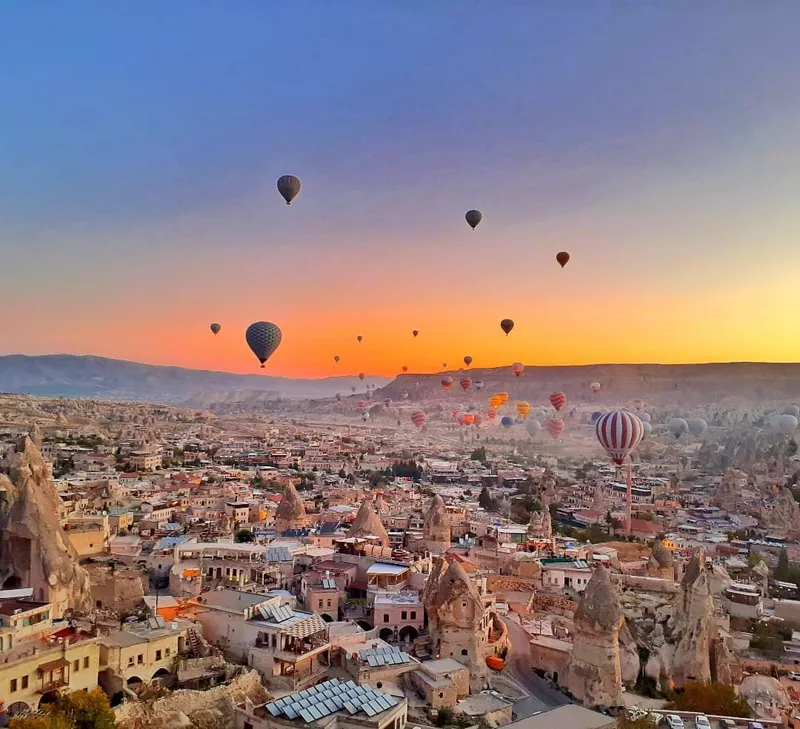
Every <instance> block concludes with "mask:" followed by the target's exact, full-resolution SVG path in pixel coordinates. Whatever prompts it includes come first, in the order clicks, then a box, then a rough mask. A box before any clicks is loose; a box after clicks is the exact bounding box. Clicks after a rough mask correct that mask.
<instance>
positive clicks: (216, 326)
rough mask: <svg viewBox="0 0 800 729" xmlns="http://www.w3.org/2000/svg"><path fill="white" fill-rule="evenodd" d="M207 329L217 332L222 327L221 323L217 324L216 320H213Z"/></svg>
mask: <svg viewBox="0 0 800 729" xmlns="http://www.w3.org/2000/svg"><path fill="white" fill-rule="evenodd" d="M209 329H210V330H211V331H212V332H214V334H219V332H220V330H221V329H222V325H221V324H217V322H214V323H213V324H212V325H211V326H210V327H209Z"/></svg>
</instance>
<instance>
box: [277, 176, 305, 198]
mask: <svg viewBox="0 0 800 729" xmlns="http://www.w3.org/2000/svg"><path fill="white" fill-rule="evenodd" d="M278 192H279V193H280V194H281V197H282V198H283V199H284V200H286V204H287V205H291V204H292V200H294V199H295V198H296V197H297V193H299V192H300V180H299V179H297V178H296V177H295V176H294V175H283V176H282V177H279V178H278Z"/></svg>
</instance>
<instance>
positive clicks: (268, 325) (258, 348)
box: [244, 321, 283, 369]
mask: <svg viewBox="0 0 800 729" xmlns="http://www.w3.org/2000/svg"><path fill="white" fill-rule="evenodd" d="M282 336H283V334H282V333H281V330H280V327H278V325H277V324H273V323H272V322H268V321H257V322H255V323H254V324H251V325H250V326H249V327H247V331H246V332H245V333H244V338H245V340H247V346H248V347H250V349H252V350H253V354H254V355H255V356H256V357H257V358H258V361H259V362H261V367H262V369H263V367H264V363H265V362H266V361H267V360H268V359H269V358H270V357H271V356H272V355H273V354H274V352H275V350H276V349H277V348H278V347H279V346H280V343H281V338H282Z"/></svg>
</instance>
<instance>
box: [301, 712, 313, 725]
mask: <svg viewBox="0 0 800 729" xmlns="http://www.w3.org/2000/svg"><path fill="white" fill-rule="evenodd" d="M300 717H301V718H302V720H303V721H304V722H305V723H306V724H310V723H311V722H312V721H314V717H313V716H312V715H311V714H310V713H309V712H308V709H303V710H302V711H301V712H300Z"/></svg>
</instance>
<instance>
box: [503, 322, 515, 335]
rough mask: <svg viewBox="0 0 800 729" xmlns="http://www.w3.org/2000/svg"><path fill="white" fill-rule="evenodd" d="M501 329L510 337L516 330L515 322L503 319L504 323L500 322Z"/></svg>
mask: <svg viewBox="0 0 800 729" xmlns="http://www.w3.org/2000/svg"><path fill="white" fill-rule="evenodd" d="M500 328H501V329H502V330H503V331H504V332H505V333H506V336H508V335H509V334H510V333H511V330H512V329H513V328H514V320H513V319H503V321H501V322H500Z"/></svg>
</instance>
